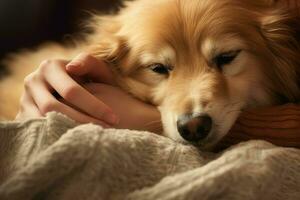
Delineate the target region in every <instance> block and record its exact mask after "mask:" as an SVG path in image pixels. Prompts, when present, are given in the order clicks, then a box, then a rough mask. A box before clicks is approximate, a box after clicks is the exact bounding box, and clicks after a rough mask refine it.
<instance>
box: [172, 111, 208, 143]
mask: <svg viewBox="0 0 300 200" xmlns="http://www.w3.org/2000/svg"><path fill="white" fill-rule="evenodd" d="M211 128H212V119H211V117H210V116H208V115H201V116H196V117H193V116H192V115H191V114H187V115H181V116H180V117H179V118H178V121H177V130H178V132H179V133H180V135H181V136H182V137H183V138H184V139H185V140H187V141H190V142H199V141H200V140H203V139H204V138H206V137H207V136H208V134H209V132H210V130H211Z"/></svg>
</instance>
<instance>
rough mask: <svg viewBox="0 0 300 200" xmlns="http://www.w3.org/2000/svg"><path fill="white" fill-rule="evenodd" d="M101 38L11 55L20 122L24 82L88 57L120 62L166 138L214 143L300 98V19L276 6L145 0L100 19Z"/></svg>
mask: <svg viewBox="0 0 300 200" xmlns="http://www.w3.org/2000/svg"><path fill="white" fill-rule="evenodd" d="M89 25H91V26H92V27H93V30H94V31H93V33H92V34H89V35H86V36H85V37H84V39H78V40H76V39H75V42H74V44H72V45H65V46H64V45H58V44H47V45H44V46H42V47H40V48H39V49H37V50H36V51H30V52H29V51H28V52H23V53H19V54H16V55H13V56H11V57H10V58H9V59H7V60H6V61H5V62H4V63H5V64H6V65H8V66H9V67H10V69H11V70H12V74H11V76H9V77H8V78H6V79H5V80H3V81H2V82H1V84H0V100H1V104H0V110H1V114H0V115H1V116H2V117H13V116H14V115H15V114H16V112H17V109H18V99H19V96H20V93H21V91H22V88H23V86H22V85H23V79H24V77H25V76H26V75H27V74H28V73H30V72H32V71H33V70H34V68H33V67H37V66H38V65H39V63H40V62H41V61H42V60H44V59H51V58H63V59H71V58H73V57H74V56H75V55H76V54H78V53H79V52H84V51H85V52H89V53H91V54H92V55H94V56H96V57H98V58H100V59H104V60H106V61H108V62H110V63H111V64H112V68H113V69H112V70H113V71H114V73H115V76H116V77H117V80H118V84H119V86H120V87H122V88H123V89H124V90H126V91H128V92H129V93H130V94H132V95H134V96H135V97H137V98H139V99H140V100H142V101H146V102H150V103H151V104H153V105H156V106H157V107H158V108H159V110H160V112H161V116H162V123H163V127H164V134H165V135H166V136H168V137H170V138H173V139H174V140H186V141H190V142H192V143H195V144H199V145H201V146H203V147H210V146H212V145H214V144H215V143H216V142H218V141H219V140H220V139H221V138H222V137H223V136H224V135H226V133H227V132H228V131H229V129H230V128H231V126H232V125H233V124H234V122H235V120H236V119H237V117H238V115H239V113H240V112H241V110H243V109H245V108H249V107H256V106H264V105H272V104H279V103H283V102H287V101H288V102H295V101H297V100H299V97H300V91H299V87H298V76H299V69H300V68H299V67H300V51H299V50H300V48H299V41H297V39H296V37H297V33H298V31H299V30H297V28H299V27H300V20H299V19H297V17H296V16H294V15H293V13H292V12H290V11H289V10H288V9H287V8H285V7H282V6H277V5H276V3H275V2H274V1H272V0H252V1H251V0H151V1H150V0H136V1H128V2H125V6H124V8H123V9H121V11H120V12H119V13H117V14H114V15H108V16H95V17H94V18H93V19H92V20H91V21H90V22H89Z"/></svg>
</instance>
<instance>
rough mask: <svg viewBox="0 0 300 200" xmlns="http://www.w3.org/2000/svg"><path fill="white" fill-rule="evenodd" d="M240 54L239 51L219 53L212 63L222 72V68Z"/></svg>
mask: <svg viewBox="0 0 300 200" xmlns="http://www.w3.org/2000/svg"><path fill="white" fill-rule="evenodd" d="M240 52H241V50H235V51H229V52H225V53H221V54H219V55H217V56H216V57H215V58H214V59H213V62H214V63H215V65H216V66H217V68H218V69H219V70H221V71H222V69H223V67H224V66H225V65H228V64H230V63H231V62H232V61H233V60H234V59H235V58H236V57H237V56H238V55H239V53H240Z"/></svg>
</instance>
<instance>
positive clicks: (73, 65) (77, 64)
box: [66, 61, 82, 70]
mask: <svg viewBox="0 0 300 200" xmlns="http://www.w3.org/2000/svg"><path fill="white" fill-rule="evenodd" d="M81 66H82V62H78V61H72V62H70V63H69V64H67V66H66V68H67V70H72V69H73V68H77V67H81Z"/></svg>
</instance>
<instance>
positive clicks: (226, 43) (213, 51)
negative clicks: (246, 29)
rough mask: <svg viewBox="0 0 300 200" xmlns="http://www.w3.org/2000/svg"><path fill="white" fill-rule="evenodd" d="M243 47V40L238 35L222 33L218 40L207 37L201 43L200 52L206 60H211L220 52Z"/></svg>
mask: <svg viewBox="0 0 300 200" xmlns="http://www.w3.org/2000/svg"><path fill="white" fill-rule="evenodd" d="M245 48H246V45H245V42H243V40H242V39H241V38H239V37H238V36H233V35H224V36H223V37H222V39H219V40H218V39H211V38H208V39H206V40H204V42H203V43H202V44H201V50H202V53H203V54H204V56H205V57H206V58H207V59H208V60H211V59H212V58H214V57H215V56H216V55H217V54H220V53H225V52H230V51H235V50H237V49H245Z"/></svg>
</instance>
